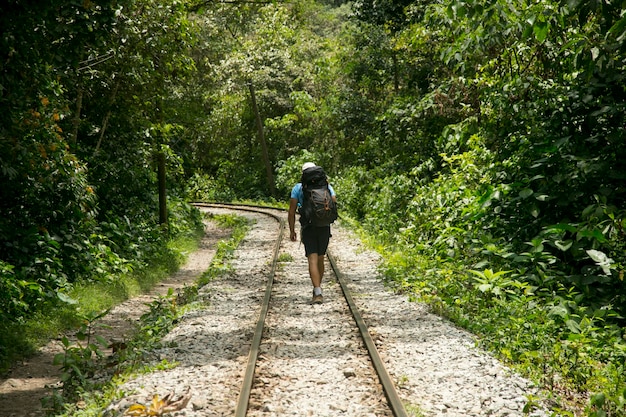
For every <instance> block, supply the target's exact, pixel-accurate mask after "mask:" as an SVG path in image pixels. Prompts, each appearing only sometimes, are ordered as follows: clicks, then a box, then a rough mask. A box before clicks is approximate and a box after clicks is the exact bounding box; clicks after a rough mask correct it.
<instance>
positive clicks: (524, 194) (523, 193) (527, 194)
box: [519, 188, 534, 198]
mask: <svg viewBox="0 0 626 417" xmlns="http://www.w3.org/2000/svg"><path fill="white" fill-rule="evenodd" d="M533 193H534V191H533V190H531V189H530V188H524V189H523V190H522V191H520V192H519V196H520V197H521V198H528V197H530V196H531V195H533Z"/></svg>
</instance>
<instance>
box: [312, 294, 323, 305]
mask: <svg viewBox="0 0 626 417" xmlns="http://www.w3.org/2000/svg"><path fill="white" fill-rule="evenodd" d="M323 302H324V297H322V294H318V295H315V294H313V301H312V302H311V304H322V303H323Z"/></svg>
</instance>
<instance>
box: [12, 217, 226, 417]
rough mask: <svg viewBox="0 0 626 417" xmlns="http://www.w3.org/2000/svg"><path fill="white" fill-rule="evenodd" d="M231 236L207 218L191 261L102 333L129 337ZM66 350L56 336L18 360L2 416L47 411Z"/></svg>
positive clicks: (123, 309) (36, 416)
mask: <svg viewBox="0 0 626 417" xmlns="http://www.w3.org/2000/svg"><path fill="white" fill-rule="evenodd" d="M227 236H228V233H227V231H225V230H222V229H219V228H218V227H217V226H216V225H215V224H214V223H212V222H205V235H204V237H203V239H202V241H201V242H200V245H199V248H198V250H197V251H195V252H194V253H192V254H190V255H189V258H188V260H187V263H186V264H185V265H183V267H182V268H181V269H180V270H179V271H178V272H177V273H175V274H174V275H172V276H171V277H170V278H169V279H168V280H166V281H163V282H162V283H161V284H159V285H158V286H156V287H155V288H154V289H153V290H152V291H151V292H150V293H147V294H143V295H141V296H138V297H135V298H132V299H130V300H127V301H126V302H124V303H122V304H120V305H118V306H116V307H115V308H113V309H112V310H111V312H110V313H109V314H108V315H107V316H106V317H104V318H103V320H102V324H104V325H106V326H105V327H104V328H103V329H102V331H99V334H100V335H101V336H103V337H104V338H105V339H106V340H108V341H116V340H117V341H123V340H125V339H127V338H128V337H129V336H130V335H131V333H132V331H133V330H134V325H135V323H136V322H137V320H138V319H139V317H140V316H141V315H142V314H143V313H144V312H145V311H147V309H148V307H147V305H146V303H149V302H150V301H152V300H153V299H155V298H156V297H158V296H160V295H164V294H167V292H168V291H169V289H170V288H173V289H177V288H182V287H184V286H185V285H191V284H193V283H194V281H195V280H196V279H197V278H198V277H199V276H200V275H201V274H202V273H203V272H204V271H206V270H207V269H208V267H209V265H210V263H211V260H212V259H213V256H214V255H215V246H216V243H217V242H218V241H219V240H221V239H224V238H226V237H227ZM61 352H63V349H62V345H61V343H60V341H59V340H53V341H51V342H50V343H48V344H47V345H46V346H44V347H43V348H41V349H40V351H39V353H38V354H37V355H36V356H34V357H32V358H30V359H28V360H25V361H23V362H21V363H19V364H16V365H15V366H14V367H13V369H12V370H11V371H10V373H9V375H8V376H7V377H6V378H4V379H2V380H0V417H40V416H43V415H45V413H44V410H43V409H42V406H41V401H40V400H41V398H43V397H45V396H47V395H50V393H51V392H52V388H51V387H52V386H54V385H56V384H58V383H59V375H60V372H59V369H58V367H56V366H53V365H52V360H53V358H54V356H55V355H56V354H57V353H61Z"/></svg>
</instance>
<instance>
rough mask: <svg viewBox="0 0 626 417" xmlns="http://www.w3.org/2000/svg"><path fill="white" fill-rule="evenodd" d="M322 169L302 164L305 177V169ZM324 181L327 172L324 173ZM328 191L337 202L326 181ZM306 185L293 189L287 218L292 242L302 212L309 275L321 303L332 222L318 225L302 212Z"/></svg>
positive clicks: (310, 163) (302, 234)
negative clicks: (298, 217)
mask: <svg viewBox="0 0 626 417" xmlns="http://www.w3.org/2000/svg"><path fill="white" fill-rule="evenodd" d="M313 169H318V170H319V169H320V168H319V167H317V166H316V165H315V164H314V163H313V162H307V163H305V164H304V165H302V174H303V178H305V171H307V170H313ZM324 181H325V182H326V179H325V174H324ZM326 184H327V186H328V191H329V192H330V196H331V198H332V201H333V203H336V201H337V197H336V195H335V191H334V190H333V188H332V187H331V185H330V184H328V183H327V182H326ZM306 187H307V186H306V185H305V186H304V187H303V183H302V181H301V182H299V183H297V184H296V185H295V186H294V187H293V189H292V190H291V198H290V199H289V213H288V215H287V220H288V222H289V231H290V239H291V241H292V242H295V241H296V240H297V234H296V229H295V226H296V211H297V212H298V213H299V214H300V224H301V226H302V227H301V230H300V233H301V241H302V243H304V252H305V256H306V258H307V261H308V264H309V276H310V277H311V284H313V301H312V303H313V304H321V303H322V302H323V301H324V298H323V296H322V278H323V277H324V256H325V255H326V250H327V249H328V242H329V240H330V236H331V235H330V224H329V225H323V226H318V225H316V224H314V223H312V222H311V219H307V218H305V216H304V215H303V212H302V210H301V209H302V207H303V204H304V199H305V195H304V193H305V188H306Z"/></svg>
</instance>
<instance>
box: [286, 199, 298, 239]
mask: <svg viewBox="0 0 626 417" xmlns="http://www.w3.org/2000/svg"><path fill="white" fill-rule="evenodd" d="M297 208H298V199H296V198H290V199H289V214H287V222H288V223H289V238H290V239H291V241H292V242H295V241H296V239H297V238H298V236H297V235H296V209H297Z"/></svg>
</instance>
